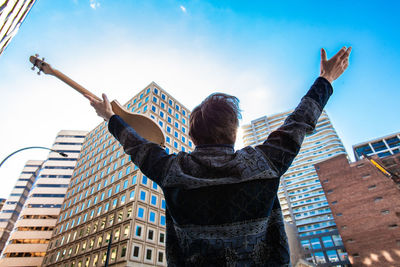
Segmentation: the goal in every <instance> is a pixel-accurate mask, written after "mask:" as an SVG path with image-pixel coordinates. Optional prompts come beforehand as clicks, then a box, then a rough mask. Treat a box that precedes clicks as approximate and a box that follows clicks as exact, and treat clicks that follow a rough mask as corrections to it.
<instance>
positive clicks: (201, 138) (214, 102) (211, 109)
mask: <svg viewBox="0 0 400 267" xmlns="http://www.w3.org/2000/svg"><path fill="white" fill-rule="evenodd" d="M240 118H241V114H240V109H239V99H237V98H236V97H234V96H231V95H227V94H223V93H215V94H212V95H210V96H208V97H207V98H206V99H204V100H203V102H201V104H200V105H198V106H197V107H195V108H194V109H193V111H192V114H191V115H190V129H189V135H190V137H191V138H192V140H193V142H194V143H195V145H206V144H234V143H235V139H236V131H237V128H238V126H239V119H240Z"/></svg>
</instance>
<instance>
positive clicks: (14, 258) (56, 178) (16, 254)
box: [0, 130, 86, 266]
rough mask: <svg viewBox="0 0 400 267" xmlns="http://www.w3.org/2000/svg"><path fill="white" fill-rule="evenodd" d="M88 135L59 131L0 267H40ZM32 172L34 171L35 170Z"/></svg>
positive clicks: (31, 190) (15, 226) (4, 252)
mask: <svg viewBox="0 0 400 267" xmlns="http://www.w3.org/2000/svg"><path fill="white" fill-rule="evenodd" d="M85 137H86V132H83V131H67V130H63V131H60V132H59V133H58V135H57V137H56V139H55V142H54V144H53V146H52V149H53V150H55V151H57V152H63V153H65V154H67V155H68V157H62V156H61V155H60V154H58V153H56V152H50V153H49V156H48V158H47V160H45V161H44V162H43V163H42V164H41V165H40V168H39V170H38V171H37V172H36V173H35V177H36V179H34V183H33V185H32V188H31V189H30V190H27V192H29V194H28V193H26V197H27V199H26V201H25V203H24V206H23V208H22V206H21V208H22V210H21V212H20V214H19V218H18V220H17V221H16V223H15V225H14V229H13V231H12V233H11V234H10V237H9V239H8V242H7V245H6V247H5V248H4V251H3V255H2V258H1V260H0V265H1V266H40V265H41V264H42V261H43V258H44V256H45V254H46V250H47V246H48V243H49V240H50V237H51V234H52V232H53V229H54V226H55V225H56V222H57V218H58V215H59V214H60V211H61V204H62V203H63V201H64V198H65V194H66V192H67V189H68V185H69V183H70V180H71V176H72V173H73V170H74V167H75V164H76V161H77V158H78V155H79V153H80V150H81V146H82V143H83V140H84V138H85ZM32 171H33V169H32Z"/></svg>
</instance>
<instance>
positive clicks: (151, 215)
mask: <svg viewBox="0 0 400 267" xmlns="http://www.w3.org/2000/svg"><path fill="white" fill-rule="evenodd" d="M149 215H150V216H149V221H150V222H152V223H155V222H156V213H155V212H153V211H150V214H149Z"/></svg>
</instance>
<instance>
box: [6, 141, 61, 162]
mask: <svg viewBox="0 0 400 267" xmlns="http://www.w3.org/2000/svg"><path fill="white" fill-rule="evenodd" d="M33 148H39V149H46V150H50V151H52V152H56V153H58V154H60V155H61V156H63V157H65V158H67V157H68V155H67V154H65V153H63V152H58V151H56V150H54V149H51V148H47V147H44V146H29V147H24V148H21V149H18V150H16V151H14V152H13V153H11V154H10V155H8V156H7V157H5V159H3V161H2V162H1V163H0V167H1V166H2V165H3V163H4V162H5V161H6V160H7V159H8V158H9V157H11V156H12V155H14V154H16V153H18V152H21V151H23V150H27V149H33Z"/></svg>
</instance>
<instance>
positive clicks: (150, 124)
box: [29, 54, 165, 146]
mask: <svg viewBox="0 0 400 267" xmlns="http://www.w3.org/2000/svg"><path fill="white" fill-rule="evenodd" d="M29 61H30V62H31V63H32V64H33V67H32V70H34V69H35V67H37V68H38V69H39V71H38V74H39V75H40V72H43V73H45V74H49V75H52V76H55V77H57V78H58V79H60V80H61V81H63V82H65V83H66V84H68V85H69V86H71V87H72V88H74V89H75V90H76V91H78V92H79V93H81V94H82V95H85V94H86V95H90V96H92V97H93V98H95V99H97V100H101V101H102V99H100V98H99V97H97V96H96V95H94V94H93V93H91V92H90V91H88V90H86V89H85V88H84V87H83V86H81V85H80V84H78V83H77V82H75V81H73V80H72V79H71V78H69V77H68V76H67V75H65V74H63V73H62V72H61V71H58V70H56V69H54V68H52V67H51V66H50V64H48V63H46V62H45V61H44V58H43V59H39V55H37V54H36V55H35V56H30V57H29ZM111 106H112V109H113V111H114V113H115V114H117V115H119V116H120V117H121V118H122V119H123V120H124V121H125V122H126V123H127V124H129V125H130V126H131V127H132V128H133V129H135V131H136V132H137V133H138V134H139V135H140V136H142V137H143V138H145V139H147V140H149V141H150V142H153V143H156V144H158V145H160V146H165V135H164V132H163V130H162V128H161V127H160V126H159V125H158V124H157V123H156V122H155V121H153V120H152V119H151V118H149V117H147V116H145V115H142V114H136V113H132V112H130V111H128V110H126V109H125V108H124V107H123V106H122V105H121V104H119V103H118V102H117V101H116V100H113V101H112V102H111Z"/></svg>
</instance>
